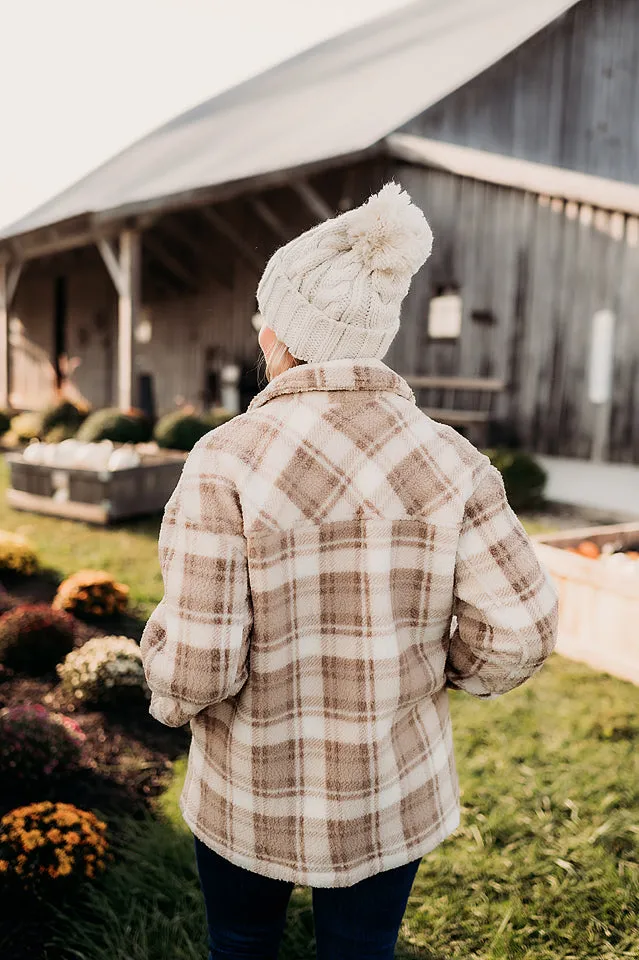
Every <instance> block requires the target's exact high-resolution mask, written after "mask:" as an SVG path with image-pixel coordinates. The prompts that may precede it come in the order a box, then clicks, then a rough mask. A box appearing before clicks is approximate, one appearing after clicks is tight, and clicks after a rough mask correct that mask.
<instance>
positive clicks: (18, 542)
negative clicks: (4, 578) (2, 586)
mask: <svg viewBox="0 0 639 960" xmlns="http://www.w3.org/2000/svg"><path fill="white" fill-rule="evenodd" d="M37 569H38V557H37V555H36V552H35V549H34V548H33V546H32V545H31V544H30V543H29V541H28V540H26V539H25V538H24V537H21V536H20V534H18V533H10V532H9V531H8V530H0V570H4V571H7V572H8V573H20V574H22V575H23V576H25V577H30V576H32V575H33V574H34V573H35V572H36V570H37Z"/></svg>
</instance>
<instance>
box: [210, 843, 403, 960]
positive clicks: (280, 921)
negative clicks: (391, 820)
mask: <svg viewBox="0 0 639 960" xmlns="http://www.w3.org/2000/svg"><path fill="white" fill-rule="evenodd" d="M195 854H196V857H197V866H198V871H199V874H200V884H201V886H202V892H203V894H204V901H205V905H206V919H207V923H208V928H209V945H210V949H211V952H210V954H209V960H218V958H220V960H221V958H225V960H277V955H278V948H279V945H280V940H281V938H282V933H283V931H284V925H285V923H286V910H287V907H288V902H289V899H290V896H291V893H292V891H293V884H292V883H287V882H286V881H284V880H273V879H271V878H270V877H263V876H261V875H260V874H258V873H252V872H251V871H249V870H244V869H243V868H242V867H238V866H236V865H235V864H233V863H230V862H229V861H228V860H225V859H224V857H221V856H220V855H219V854H217V853H215V852H214V851H213V850H210V849H209V848H208V847H207V846H205V844H203V843H201V842H200V841H199V840H197V839H196V841H195ZM419 863H420V861H419V860H414V861H413V862H412V863H407V864H406V865H405V866H402V867H396V868H395V869H394V870H387V871H384V872H383V873H378V874H376V875H375V876H374V877H369V878H367V879H366V880H361V881H360V882H359V883H356V884H354V885H353V886H352V887H333V888H325V887H315V888H314V889H313V917H314V921H315V940H316V944H317V958H318V960H392V958H393V956H394V953H395V944H396V942H397V936H398V933H399V927H400V924H401V922H402V918H403V916H404V911H405V910H406V904H407V902H408V897H409V894H410V891H411V887H412V885H413V880H414V879H415V874H416V873H417V868H418V867H419Z"/></svg>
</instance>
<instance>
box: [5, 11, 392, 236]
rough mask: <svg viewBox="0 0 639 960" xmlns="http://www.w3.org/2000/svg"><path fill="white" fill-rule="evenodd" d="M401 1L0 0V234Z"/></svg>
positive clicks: (380, 14)
mask: <svg viewBox="0 0 639 960" xmlns="http://www.w3.org/2000/svg"><path fill="white" fill-rule="evenodd" d="M405 3H406V0H108V2H106V0H0V24H2V40H3V43H2V49H1V51H0V90H2V91H3V96H2V110H1V111H0V117H1V122H0V226H3V225H6V224H8V223H11V222H12V221H14V220H16V219H18V218H19V217H21V216H23V215H24V214H25V213H27V212H28V211H29V210H31V209H32V208H33V207H35V206H37V205H39V204H40V203H42V202H43V201H45V200H48V199H49V198H50V197H52V196H54V195H55V194H56V193H58V192H59V191H60V190H62V189H64V188H65V187H66V186H68V185H69V184H71V183H73V182H75V181H76V180H77V179H79V178H80V177H81V176H82V175H83V174H85V173H87V172H88V171H89V170H91V169H92V168H93V167H95V166H97V165H98V164H100V163H101V162H102V161H104V160H106V159H107V158H108V157H109V156H111V155H112V154H114V153H116V152H117V151H119V150H120V149H122V148H123V147H125V146H127V145H128V144H130V143H132V142H133V141H134V140H136V139H138V137H140V136H142V135H144V134H145V133H148V132H149V131H150V130H152V129H153V128H154V127H156V126H158V125H159V124H161V123H163V122H164V121H166V120H168V119H170V118H171V117H173V116H175V115H176V114H178V113H181V112H182V111H183V110H186V109H188V108H189V107H191V106H194V105H195V104H196V103H199V102H201V101H202V100H206V99H207V98H208V97H211V96H214V95H215V94H216V93H219V92H220V91H221V90H223V89H225V88H227V87H230V86H233V85H235V84H236V83H238V82H240V81H241V80H244V79H245V78H246V77H249V76H252V75H254V74H256V73H259V72H260V71H261V70H263V69H266V68H267V67H269V66H272V65H273V64H274V63H278V62H279V61H281V60H284V59H286V58H288V57H290V56H292V55H294V54H295V53H297V52H299V51H300V50H303V49H305V48H307V47H310V46H312V45H314V44H315V43H318V42H319V41H321V40H323V39H325V38H327V37H329V36H333V35H335V34H338V33H341V32H342V31H344V30H346V29H348V28H349V27H352V26H355V25H356V24H358V23H362V22H364V21H366V20H371V19H373V18H375V17H377V16H382V15H383V14H384V13H387V12H388V11H390V10H394V9H397V8H398V7H401V6H403V5H404V4H405Z"/></svg>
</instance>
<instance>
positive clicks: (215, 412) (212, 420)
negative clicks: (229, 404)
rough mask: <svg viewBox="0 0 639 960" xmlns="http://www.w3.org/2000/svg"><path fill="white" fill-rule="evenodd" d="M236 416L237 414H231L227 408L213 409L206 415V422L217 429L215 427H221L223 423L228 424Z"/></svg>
mask: <svg viewBox="0 0 639 960" xmlns="http://www.w3.org/2000/svg"><path fill="white" fill-rule="evenodd" d="M234 416H235V414H234V413H231V412H230V411H229V410H227V409H226V408H225V407H213V409H212V410H209V412H208V413H207V414H206V421H207V423H209V424H210V427H211V428H212V429H215V427H221V426H222V424H223V423H228V421H229V420H232V419H233V417H234Z"/></svg>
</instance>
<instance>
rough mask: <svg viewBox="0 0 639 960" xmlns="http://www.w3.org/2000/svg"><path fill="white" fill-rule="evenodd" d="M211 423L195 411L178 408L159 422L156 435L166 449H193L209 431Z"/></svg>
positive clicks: (159, 444)
mask: <svg viewBox="0 0 639 960" xmlns="http://www.w3.org/2000/svg"><path fill="white" fill-rule="evenodd" d="M210 429H211V424H210V423H209V422H207V421H206V420H204V419H203V418H202V417H198V416H196V415H195V414H193V413H184V412H183V411H182V410H176V411H175V412H174V413H169V414H167V415H166V416H165V417H162V419H161V420H160V421H159V422H158V424H157V426H156V428H155V433H154V437H155V440H156V442H157V445H158V446H159V447H163V448H164V449H165V450H184V451H186V452H188V451H189V450H192V449H193V447H194V446H195V444H196V443H197V441H198V440H199V439H200V438H201V437H203V436H204V434H205V433H208V432H209V430H210Z"/></svg>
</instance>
